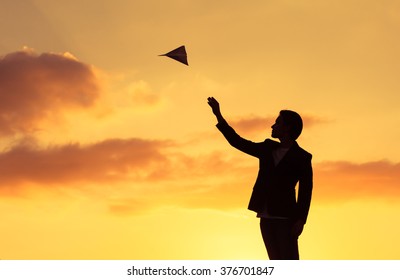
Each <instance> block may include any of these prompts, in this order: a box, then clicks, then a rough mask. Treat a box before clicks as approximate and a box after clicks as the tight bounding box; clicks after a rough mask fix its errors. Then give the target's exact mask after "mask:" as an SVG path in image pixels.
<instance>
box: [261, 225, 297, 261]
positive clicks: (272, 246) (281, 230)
mask: <svg viewBox="0 0 400 280" xmlns="http://www.w3.org/2000/svg"><path fill="white" fill-rule="evenodd" d="M292 226H293V222H292V221H291V220H289V219H270V218H260V229H261V234H262V238H263V241H264V244H265V247H266V249H267V253H268V257H269V259H270V260H298V259H299V258H300V256H299V246H298V237H295V236H293V235H292V233H291V231H292Z"/></svg>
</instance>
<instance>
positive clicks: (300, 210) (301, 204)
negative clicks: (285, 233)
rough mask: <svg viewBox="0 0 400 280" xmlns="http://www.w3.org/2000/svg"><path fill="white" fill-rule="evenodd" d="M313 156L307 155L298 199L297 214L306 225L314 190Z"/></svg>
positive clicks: (300, 180)
mask: <svg viewBox="0 0 400 280" xmlns="http://www.w3.org/2000/svg"><path fill="white" fill-rule="evenodd" d="M311 159H312V155H311V154H307V158H306V160H305V162H304V163H303V164H304V165H303V168H302V172H301V174H300V178H299V190H298V198H297V214H298V217H297V218H299V219H301V220H303V221H304V223H306V221H307V216H308V211H309V209H310V203H311V196H312V189H313V170H312V165H311Z"/></svg>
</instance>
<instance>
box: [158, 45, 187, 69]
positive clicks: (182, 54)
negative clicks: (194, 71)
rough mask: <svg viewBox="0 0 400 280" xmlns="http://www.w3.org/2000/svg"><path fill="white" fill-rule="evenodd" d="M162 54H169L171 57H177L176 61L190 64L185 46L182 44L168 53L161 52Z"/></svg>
mask: <svg viewBox="0 0 400 280" xmlns="http://www.w3.org/2000/svg"><path fill="white" fill-rule="evenodd" d="M160 56H168V57H169V58H172V59H175V60H176V61H179V62H181V63H183V64H186V65H188V66H189V64H188V61H187V54H186V49H185V46H180V47H179V48H176V49H174V50H172V51H170V52H168V53H166V54H160Z"/></svg>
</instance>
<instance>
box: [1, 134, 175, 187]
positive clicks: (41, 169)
mask: <svg viewBox="0 0 400 280" xmlns="http://www.w3.org/2000/svg"><path fill="white" fill-rule="evenodd" d="M168 145H169V143H168V142H167V141H151V140H143V139H137V138H133V139H109V140H105V141H102V142H98V143H95V144H91V145H85V146H84V145H80V144H68V145H60V146H53V147H48V148H44V149H43V148H38V147H36V146H35V145H34V144H32V143H29V142H24V143H21V144H18V145H15V146H13V147H12V148H11V149H9V150H8V151H4V152H3V153H1V154H0V174H3V175H2V180H1V182H0V186H3V187H4V186H10V185H13V186H16V187H18V185H22V184H24V183H34V184H39V185H44V186H46V185H49V186H52V185H65V186H68V185H69V184H71V183H81V182H86V183H87V182H90V183H110V182H115V181H121V180H128V179H130V180H139V181H140V180H146V179H149V178H152V177H156V176H157V173H158V172H159V169H161V167H162V166H163V165H164V164H167V163H168V159H167V157H166V155H165V153H164V152H162V149H163V148H165V147H167V146H168Z"/></svg>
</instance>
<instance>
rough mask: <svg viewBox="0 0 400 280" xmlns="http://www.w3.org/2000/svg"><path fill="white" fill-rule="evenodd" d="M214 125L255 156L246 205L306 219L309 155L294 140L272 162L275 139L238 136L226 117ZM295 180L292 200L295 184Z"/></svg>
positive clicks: (308, 197) (309, 179)
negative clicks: (255, 172) (253, 177)
mask: <svg viewBox="0 0 400 280" xmlns="http://www.w3.org/2000/svg"><path fill="white" fill-rule="evenodd" d="M217 128H218V129H219V130H220V131H221V133H222V134H223V135H224V137H225V138H226V140H228V142H229V143H230V144H231V145H232V146H233V147H235V148H237V149H238V150H240V151H242V152H244V153H246V154H249V155H251V156H254V157H257V158H258V159H259V171H258V175H257V179H256V182H255V184H254V187H253V192H252V194H251V198H250V202H249V205H248V209H249V210H252V211H255V212H257V213H260V212H262V211H263V210H264V207H265V205H266V206H267V211H268V213H269V214H271V215H273V216H280V217H288V218H290V219H293V220H298V219H302V220H303V221H304V223H305V222H306V220H307V216H308V211H309V208H310V202H311V194H312V188H313V180H312V177H313V175H312V174H313V173H312V165H311V158H312V155H311V154H310V153H308V152H307V151H305V150H303V149H302V148H300V146H299V145H298V144H297V142H295V143H294V144H293V145H292V146H291V147H290V149H289V150H288V151H287V153H286V155H285V156H284V157H283V158H282V160H281V161H280V162H279V163H278V164H277V165H276V166H275V163H274V160H273V156H272V151H273V150H274V149H276V148H277V147H279V142H276V141H273V140H270V139H266V140H265V141H264V142H260V143H255V142H252V141H249V140H246V139H244V138H242V137H240V136H239V135H238V134H237V133H236V132H235V130H234V129H233V128H232V127H230V126H229V125H228V123H227V122H226V121H223V122H219V123H218V124H217ZM297 183H299V187H298V195H297V200H296V190H295V188H296V185H297Z"/></svg>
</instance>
